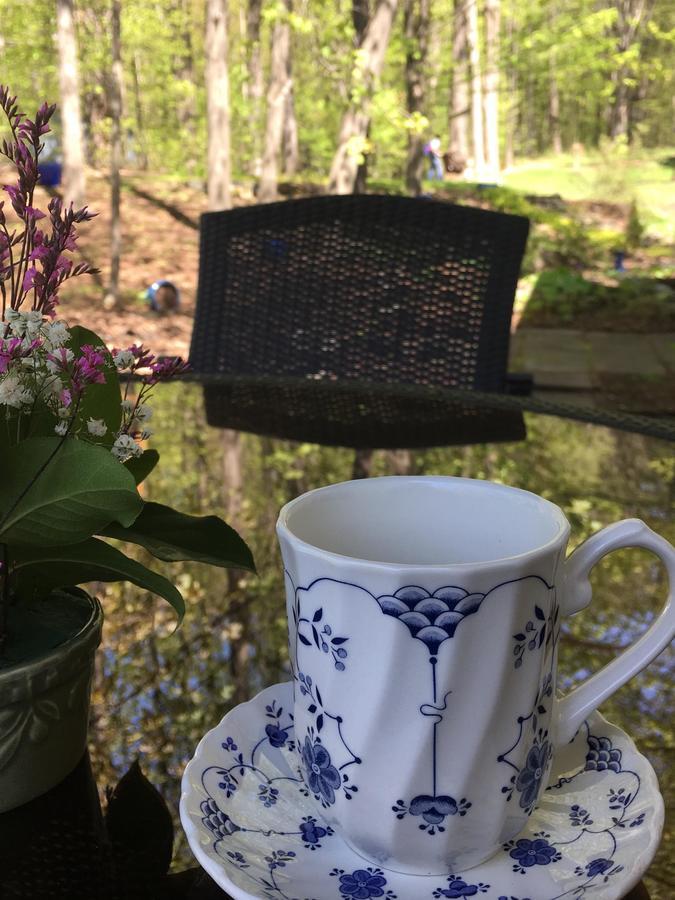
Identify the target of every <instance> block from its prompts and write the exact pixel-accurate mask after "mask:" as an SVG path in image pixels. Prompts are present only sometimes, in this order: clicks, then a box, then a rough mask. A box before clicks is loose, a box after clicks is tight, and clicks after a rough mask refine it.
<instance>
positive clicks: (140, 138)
mask: <svg viewBox="0 0 675 900" xmlns="http://www.w3.org/2000/svg"><path fill="white" fill-rule="evenodd" d="M140 70H141V67H140V65H139V61H138V53H134V56H133V59H132V65H131V74H132V77H133V83H134V118H135V119H136V147H137V148H138V157H137V164H138V167H139V168H140V169H143V170H144V171H145V170H146V169H147V168H148V152H147V148H146V141H145V116H144V113H143V92H142V91H141V74H140Z"/></svg>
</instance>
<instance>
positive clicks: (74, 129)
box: [56, 0, 85, 207]
mask: <svg viewBox="0 0 675 900" xmlns="http://www.w3.org/2000/svg"><path fill="white" fill-rule="evenodd" d="M56 22H57V43H58V48H59V82H60V87H61V122H62V124H63V177H62V193H63V198H64V200H65V201H66V203H70V202H72V203H73V204H74V205H75V206H76V207H79V206H82V205H83V203H84V194H85V175H84V142H83V137H82V115H81V112H80V75H79V64H78V58H77V38H76V35H75V22H74V18H73V0H56Z"/></svg>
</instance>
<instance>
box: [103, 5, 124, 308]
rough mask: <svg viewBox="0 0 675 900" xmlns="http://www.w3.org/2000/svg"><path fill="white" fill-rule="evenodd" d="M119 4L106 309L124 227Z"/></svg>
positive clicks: (114, 297)
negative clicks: (108, 278) (121, 185)
mask: <svg viewBox="0 0 675 900" xmlns="http://www.w3.org/2000/svg"><path fill="white" fill-rule="evenodd" d="M120 20H121V8H120V0H112V7H111V21H110V26H111V28H110V30H111V38H112V67H111V79H110V116H111V119H112V123H111V126H112V127H111V133H110V281H109V282H108V290H107V291H106V296H105V298H104V300H103V305H104V307H105V308H106V309H113V308H114V307H115V306H117V305H118V303H119V293H120V256H121V253H122V223H121V221H120V168H121V166H122V84H123V79H124V73H123V71H122V47H121V21H120Z"/></svg>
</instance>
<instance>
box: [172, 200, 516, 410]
mask: <svg viewBox="0 0 675 900" xmlns="http://www.w3.org/2000/svg"><path fill="white" fill-rule="evenodd" d="M528 227H529V222H528V220H527V219H524V218H521V217H519V216H511V215H505V214H503V213H496V212H491V211H486V210H482V209H476V208H472V207H463V206H456V205H453V204H450V203H445V202H442V201H436V200H431V199H424V198H423V199H413V198H409V197H398V196H376V195H350V196H327V197H312V198H307V199H301V200H291V201H284V202H281V203H271V204H267V205H260V206H250V207H245V208H241V209H235V210H229V211H225V212H215V213H206V214H205V215H203V216H202V220H201V244H200V266H199V290H198V298H197V310H196V317H195V325H194V331H193V336H192V345H191V350H190V362H191V364H192V367H193V370H194V371H195V372H196V373H197V374H206V375H209V376H222V377H223V379H224V380H227V379H228V378H232V377H235V376H252V377H272V378H280V379H289V378H290V379H294V378H297V379H309V380H312V381H325V382H331V383H334V382H341V383H343V384H345V383H349V382H351V381H358V382H360V383H363V382H371V383H372V385H373V389H374V390H376V389H377V385H378V384H379V385H396V384H404V385H425V386H426V385H428V386H437V387H446V388H469V389H475V390H484V391H501V390H503V389H504V383H505V377H506V369H507V361H508V346H509V329H510V321H511V311H512V306H513V299H514V295H515V288H516V282H517V278H518V273H519V269H520V263H521V259H522V256H523V252H524V249H525V243H526V240H527V233H528ZM214 424H217V423H214Z"/></svg>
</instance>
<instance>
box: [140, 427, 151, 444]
mask: <svg viewBox="0 0 675 900" xmlns="http://www.w3.org/2000/svg"><path fill="white" fill-rule="evenodd" d="M153 434H154V431H152V430H151V429H150V428H144V429H143V431H141V433H140V435H139V437H140V439H141V440H142V441H149V440H150V438H151V437H152V436H153Z"/></svg>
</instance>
